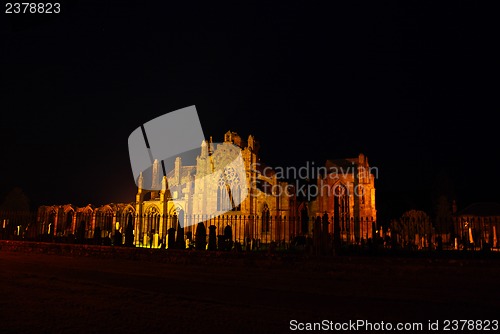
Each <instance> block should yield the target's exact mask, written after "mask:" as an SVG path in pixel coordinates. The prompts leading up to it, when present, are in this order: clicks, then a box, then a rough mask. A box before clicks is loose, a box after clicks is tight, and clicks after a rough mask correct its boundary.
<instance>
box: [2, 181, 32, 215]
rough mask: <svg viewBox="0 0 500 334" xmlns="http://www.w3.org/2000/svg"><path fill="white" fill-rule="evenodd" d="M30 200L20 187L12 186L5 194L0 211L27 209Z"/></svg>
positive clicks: (28, 208)
mask: <svg viewBox="0 0 500 334" xmlns="http://www.w3.org/2000/svg"><path fill="white" fill-rule="evenodd" d="M29 210H30V200H29V198H28V196H26V194H25V193H24V192H23V190H22V189H21V188H20V187H14V188H13V189H11V190H10V191H9V192H8V193H7V195H6V196H5V199H4V201H3V202H2V205H0V211H29Z"/></svg>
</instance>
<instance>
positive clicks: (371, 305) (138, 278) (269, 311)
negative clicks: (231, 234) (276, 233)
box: [0, 250, 500, 333]
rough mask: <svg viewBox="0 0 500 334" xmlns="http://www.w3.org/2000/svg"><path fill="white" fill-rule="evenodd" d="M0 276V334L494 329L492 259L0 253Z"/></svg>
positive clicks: (496, 271) (498, 304)
mask: <svg viewBox="0 0 500 334" xmlns="http://www.w3.org/2000/svg"><path fill="white" fill-rule="evenodd" d="M0 268H1V271H0V292H1V293H0V333H288V332H290V321H291V320H294V319H295V320H297V322H302V323H307V322H319V321H322V320H329V321H334V322H345V321H349V320H351V321H357V320H360V319H362V320H366V321H370V322H381V321H384V322H385V323H387V322H390V323H394V324H395V323H397V322H421V323H423V324H424V326H427V323H428V321H429V320H433V321H435V320H437V319H468V320H478V319H490V320H492V319H500V298H499V297H500V293H499V283H500V261H498V260H486V259H474V258H471V259H452V258H450V259H445V258H443V259H429V258H399V257H384V256H379V257H368V256H338V257H329V258H325V259H310V260H309V261H302V262H300V263H287V264H285V263H283V262H278V261H273V260H271V259H269V260H266V259H262V260H259V261H245V260H238V261H230V262H228V263H225V264H224V263H222V262H218V263H207V264H200V263H197V264H189V263H185V264H183V263H161V262H157V261H137V260H127V259H102V258H97V257H80V256H65V255H47V254H38V253H31V254H27V253H19V252H6V251H3V250H0ZM424 328H425V327H424ZM363 332H370V331H366V330H363ZM379 332H380V331H379ZM419 332H424V331H419Z"/></svg>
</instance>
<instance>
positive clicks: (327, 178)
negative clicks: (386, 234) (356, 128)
mask: <svg viewBox="0 0 500 334" xmlns="http://www.w3.org/2000/svg"><path fill="white" fill-rule="evenodd" d="M377 173H378V170H377V168H375V167H370V165H369V163H368V158H367V157H366V156H365V155H364V154H359V155H358V156H357V157H355V158H348V159H334V160H327V161H326V164H325V166H324V168H321V169H319V173H318V174H320V176H319V177H318V178H317V197H316V199H315V200H313V201H311V203H310V206H309V207H310V209H311V211H312V212H316V213H317V215H323V214H324V213H325V212H326V213H327V214H328V216H329V217H330V222H331V224H330V225H329V231H330V233H333V231H334V227H335V226H337V227H338V228H339V229H340V235H341V236H342V239H343V240H348V241H350V242H357V241H359V240H362V239H365V240H367V239H370V238H372V236H373V233H376V219H377V218H376V217H377V210H376V207H375V179H376V177H377Z"/></svg>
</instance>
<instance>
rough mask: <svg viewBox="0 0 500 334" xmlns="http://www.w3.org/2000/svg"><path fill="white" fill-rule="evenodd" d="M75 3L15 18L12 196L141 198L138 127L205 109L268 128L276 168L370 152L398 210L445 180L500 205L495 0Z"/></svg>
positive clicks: (5, 56)
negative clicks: (135, 152)
mask: <svg viewBox="0 0 500 334" xmlns="http://www.w3.org/2000/svg"><path fill="white" fill-rule="evenodd" d="M61 5H62V6H61V7H62V11H61V13H60V14H44V15H38V14H5V13H2V14H1V16H2V17H1V19H0V22H1V29H2V30H1V35H0V41H1V44H0V57H1V58H0V59H1V64H2V65H1V69H0V78H1V83H2V87H1V88H2V89H1V110H2V112H1V118H2V119H1V124H0V140H1V144H0V145H1V146H0V149H1V150H0V154H1V158H2V160H1V166H0V172H1V177H0V190H1V191H0V194H1V195H2V196H4V195H5V194H6V193H7V192H8V191H9V190H10V189H12V187H15V186H19V187H21V188H22V189H23V190H24V192H25V193H26V194H27V195H28V197H29V198H30V199H31V201H32V205H33V206H36V205H40V204H66V203H73V204H76V205H85V204H88V203H92V204H95V205H102V204H105V203H110V202H115V203H116V202H131V201H134V199H135V197H134V196H135V190H136V187H135V184H134V182H133V178H132V171H131V167H130V162H129V156H128V147H127V140H128V136H129V134H130V133H131V132H132V131H133V130H134V129H135V128H137V127H138V126H140V125H141V124H143V123H145V122H147V121H149V120H151V119H152V118H155V117H157V116H160V115H162V114H165V113H167V112H170V111H174V110H176V109H179V108H183V107H186V106H190V105H195V106H196V108H197V110H198V113H199V116H200V120H201V123H202V126H203V130H204V133H205V135H206V136H210V135H212V136H213V137H214V140H215V141H221V140H222V138H223V134H224V132H226V131H227V130H229V129H231V130H233V131H236V132H238V133H240V134H241V135H242V136H243V137H246V136H248V134H254V135H255V136H256V138H257V139H258V140H259V141H260V142H261V145H262V150H261V155H262V159H263V160H264V161H265V162H267V163H268V164H269V165H272V166H290V165H295V166H302V165H304V164H305V162H306V161H315V162H316V163H318V164H321V163H323V162H324V161H325V159H327V158H344V157H353V156H356V155H357V154H358V153H360V152H363V153H365V154H366V155H367V156H368V158H369V161H370V163H371V165H372V166H376V167H377V168H378V170H379V175H378V176H379V178H378V179H377V180H376V187H377V190H378V193H377V194H378V197H377V205H378V208H379V212H380V213H381V217H390V216H393V215H398V214H400V211H401V210H405V209H411V208H422V209H426V210H427V209H429V208H430V205H431V204H430V199H431V195H432V193H433V192H435V190H434V189H436V188H439V189H441V188H443V189H446V187H443V186H440V187H436V186H435V185H436V184H442V183H448V184H449V185H450V186H449V187H448V188H450V189H451V190H446V191H447V192H451V193H452V194H453V196H454V198H456V200H457V205H458V206H459V208H460V207H464V206H466V205H468V204H470V203H471V202H475V201H500V195H499V194H498V191H497V189H498V188H499V186H500V178H499V177H497V176H496V175H497V174H499V172H500V170H499V168H498V165H499V149H498V142H499V135H498V122H497V121H496V114H497V113H498V83H497V81H498V75H497V72H496V65H497V64H498V59H497V58H495V59H493V56H494V55H495V54H496V53H493V52H492V47H493V46H495V44H496V43H497V41H498V37H497V36H496V34H495V32H496V31H498V29H496V28H497V27H495V25H494V24H493V23H494V22H495V21H496V19H495V21H494V20H493V17H492V16H493V13H494V11H493V9H492V8H488V7H487V5H486V4H485V3H484V2H483V3H479V2H475V1H449V2H439V4H438V3H437V2H435V1H428V2H427V1H416V2H406V1H394V2H378V1H366V2H336V1H325V2H319V1H318V2H311V1H283V2H272V3H271V2H245V3H240V2H238V1H234V2H224V3H221V2H211V1H205V2H199V3H191V2H185V1H177V2H172V1H165V2H158V3H156V2H155V3H154V4H153V3H151V4H149V3H147V2H143V1H131V0H126V1H114V2H113V1H75V0H73V1H71V2H70V1H63V2H61ZM439 180H441V182H439ZM445 181H446V182H445Z"/></svg>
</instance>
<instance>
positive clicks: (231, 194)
mask: <svg viewBox="0 0 500 334" xmlns="http://www.w3.org/2000/svg"><path fill="white" fill-rule="evenodd" d="M240 202H241V182H240V177H239V175H238V173H236V171H235V170H234V168H232V167H226V168H224V171H223V172H222V173H221V175H220V177H219V182H218V184H217V211H240V210H241V204H240Z"/></svg>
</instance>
